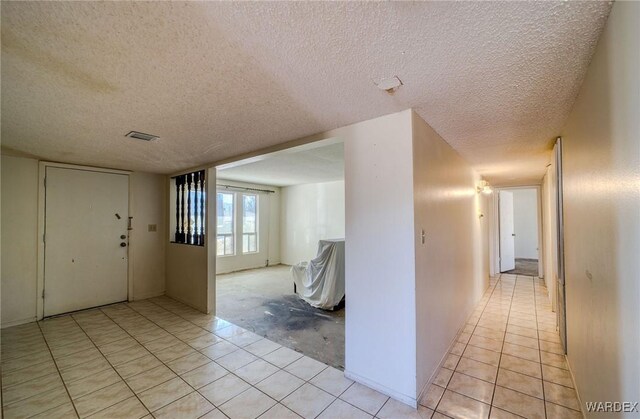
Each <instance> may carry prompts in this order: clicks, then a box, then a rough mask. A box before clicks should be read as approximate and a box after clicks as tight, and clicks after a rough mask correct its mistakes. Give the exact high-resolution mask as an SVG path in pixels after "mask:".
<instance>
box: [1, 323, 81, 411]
mask: <svg viewBox="0 0 640 419" xmlns="http://www.w3.org/2000/svg"><path fill="white" fill-rule="evenodd" d="M36 323H37V324H38V329H39V330H40V333H41V334H42V338H43V339H44V344H45V345H47V349H48V350H49V355H51V360H52V361H53V365H55V366H56V371H57V372H58V376H59V377H60V381H62V385H63V387H64V391H65V392H66V393H67V396H69V402H70V403H71V406H73V411H74V412H76V416H77V417H80V414H79V413H78V409H76V405H75V403H74V402H73V398H72V397H71V393H69V389H68V388H67V384H66V383H65V382H64V379H63V378H62V374H61V373H60V368H58V362H57V361H56V358H55V357H54V356H53V352H52V351H51V347H50V346H49V342H47V337H46V336H45V334H44V332H43V331H42V326H41V325H40V322H36ZM60 406H62V404H60V405H58V406H55V407H53V408H52V409H55V408H56V407H60ZM52 409H47V410H45V411H44V412H41V413H45V412H48V411H49V410H52ZM3 414H4V412H3ZM37 414H39V413H37ZM2 417H4V415H3V416H2Z"/></svg>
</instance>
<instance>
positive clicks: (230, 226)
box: [216, 192, 235, 256]
mask: <svg viewBox="0 0 640 419" xmlns="http://www.w3.org/2000/svg"><path fill="white" fill-rule="evenodd" d="M234 198H235V194H233V193H228V192H218V194H217V196H216V208H217V219H218V220H217V227H218V229H217V230H218V236H217V240H216V241H217V247H216V254H217V255H218V256H228V255H233V254H235V250H234V247H235V245H234V240H233V234H234V230H235V229H234V227H235V226H234V220H233V218H234V217H233V214H234V210H235V209H234Z"/></svg>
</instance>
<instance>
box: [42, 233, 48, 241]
mask: <svg viewBox="0 0 640 419" xmlns="http://www.w3.org/2000/svg"><path fill="white" fill-rule="evenodd" d="M46 242H47V235H46V234H43V235H42V243H46Z"/></svg>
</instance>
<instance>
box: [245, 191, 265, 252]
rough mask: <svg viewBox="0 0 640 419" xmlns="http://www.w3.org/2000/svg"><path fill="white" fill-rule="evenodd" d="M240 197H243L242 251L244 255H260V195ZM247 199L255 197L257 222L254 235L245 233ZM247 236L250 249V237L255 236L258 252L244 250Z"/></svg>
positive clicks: (246, 194) (252, 194) (253, 194)
mask: <svg viewBox="0 0 640 419" xmlns="http://www.w3.org/2000/svg"><path fill="white" fill-rule="evenodd" d="M240 195H242V249H241V253H242V254H243V255H254V254H256V253H260V242H259V237H260V236H259V232H260V221H259V219H260V216H259V214H260V209H259V206H260V204H259V201H260V200H259V198H258V196H259V195H258V194H257V193H244V192H242V193H240ZM245 197H253V198H254V199H255V210H254V217H255V221H254V231H253V232H252V233H246V232H245V231H244V219H245V209H244V205H245ZM245 236H247V247H249V237H250V236H253V237H254V242H255V249H256V250H253V251H251V250H249V251H245V250H244V239H245Z"/></svg>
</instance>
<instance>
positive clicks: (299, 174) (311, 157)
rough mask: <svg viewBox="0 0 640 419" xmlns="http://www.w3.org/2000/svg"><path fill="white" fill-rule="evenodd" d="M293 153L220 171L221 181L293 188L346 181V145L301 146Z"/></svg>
mask: <svg viewBox="0 0 640 419" xmlns="http://www.w3.org/2000/svg"><path fill="white" fill-rule="evenodd" d="M301 148H303V150H302V151H297V150H296V149H294V150H291V151H290V152H286V153H285V152H280V153H274V155H273V156H268V157H267V158H264V159H260V160H257V161H252V162H249V163H246V164H240V165H232V167H228V168H223V169H221V170H218V174H217V175H218V178H220V179H227V180H235V181H239V182H249V183H259V184H263V185H272V186H291V185H300V184H303V183H317V182H331V181H334V180H342V179H344V145H343V144H342V143H336V144H331V145H327V146H322V147H315V148H308V147H301Z"/></svg>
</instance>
